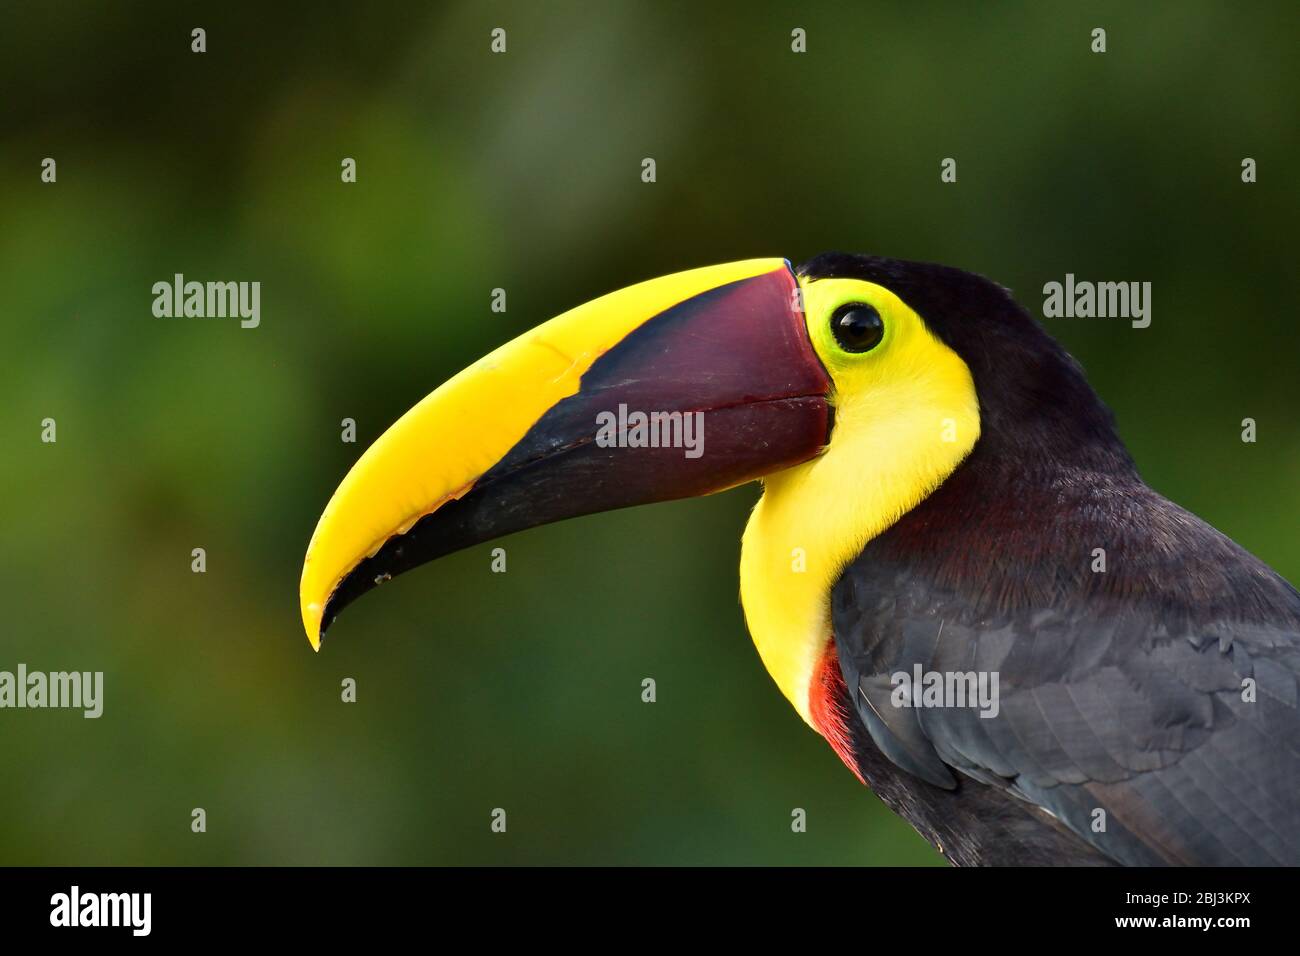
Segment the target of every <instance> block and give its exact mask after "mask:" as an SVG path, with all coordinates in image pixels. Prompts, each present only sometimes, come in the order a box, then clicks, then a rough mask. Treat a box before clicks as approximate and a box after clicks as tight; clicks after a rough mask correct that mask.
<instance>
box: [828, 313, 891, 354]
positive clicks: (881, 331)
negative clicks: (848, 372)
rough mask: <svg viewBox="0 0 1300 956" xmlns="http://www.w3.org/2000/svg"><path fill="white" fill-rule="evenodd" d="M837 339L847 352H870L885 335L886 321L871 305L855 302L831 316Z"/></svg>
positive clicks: (832, 328)
mask: <svg viewBox="0 0 1300 956" xmlns="http://www.w3.org/2000/svg"><path fill="white" fill-rule="evenodd" d="M831 331H832V332H834V333H835V341H836V342H839V343H840V347H841V348H843V349H844V351H846V352H870V351H871V350H872V349H874V348H875V347H876V346H877V345H879V344H880V340H881V339H882V338H884V337H885V323H884V321H883V320H882V319H881V318H880V313H879V312H877V311H876V310H875V309H874V308H872V307H871V306H869V305H867V304H865V303H862V302H854V303H852V304H851V305H843V306H840V307H839V308H838V309H836V310H835V314H834V315H833V316H832V317H831Z"/></svg>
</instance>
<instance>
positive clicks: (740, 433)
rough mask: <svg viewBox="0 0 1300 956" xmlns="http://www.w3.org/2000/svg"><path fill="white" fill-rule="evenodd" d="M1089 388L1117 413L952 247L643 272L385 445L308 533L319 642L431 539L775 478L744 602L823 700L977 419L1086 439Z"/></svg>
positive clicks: (1024, 443)
mask: <svg viewBox="0 0 1300 956" xmlns="http://www.w3.org/2000/svg"><path fill="white" fill-rule="evenodd" d="M1085 399H1086V401H1085ZM1081 402H1082V403H1084V404H1085V405H1086V406H1087V408H1091V407H1092V406H1093V405H1096V407H1097V408H1098V409H1100V411H1099V412H1097V414H1098V415H1100V416H1102V419H1106V420H1105V421H1102V419H1098V422H1097V423H1096V427H1098V428H1102V429H1103V430H1106V429H1108V428H1109V425H1108V418H1106V413H1105V410H1104V409H1101V407H1100V405H1099V403H1096V401H1095V397H1093V396H1092V393H1091V390H1090V389H1088V386H1087V385H1086V383H1084V382H1083V379H1082V376H1081V375H1080V374H1079V373H1078V370H1077V367H1076V366H1074V365H1073V362H1072V360H1070V359H1069V357H1068V356H1067V355H1065V353H1064V352H1063V351H1062V350H1061V349H1060V348H1059V347H1058V346H1056V345H1055V343H1054V342H1052V340H1051V339H1050V338H1049V337H1048V336H1047V335H1046V333H1044V332H1043V331H1042V330H1041V329H1040V328H1039V327H1038V325H1037V324H1036V323H1035V322H1034V321H1033V320H1032V319H1031V318H1029V316H1028V315H1027V314H1025V313H1024V311H1023V310H1022V309H1021V308H1020V307H1019V306H1018V305H1016V303H1015V302H1014V301H1013V300H1012V299H1011V297H1010V295H1009V294H1008V293H1007V292H1006V291H1005V290H1003V289H1002V288H1001V287H999V286H997V285H996V284H994V283H992V282H989V281H988V280H986V279H983V278H981V277H979V276H975V275H972V274H970V273H966V272H962V271H960V270H957V269H952V268H949V267H946V266H938V265H929V264H924V263H912V262H904V261H900V260H892V259H882V258H877V257H870V256H855V255H845V254H835V253H833V254H827V255H823V256H819V257H818V258H816V259H814V260H812V261H811V262H809V263H807V264H806V265H804V266H803V267H801V268H800V269H798V270H795V269H794V268H792V267H791V265H790V264H789V262H787V261H786V260H784V259H753V260H747V261H744V262H735V263H730V264H727V265H720V266H711V267H708V268H702V269H694V270H691V271H688V272H682V273H677V274H675V275H671V276H667V277H664V278H661V279H653V280H650V281H648V282H642V283H640V284H638V285H634V286H631V287H630V288H627V289H623V290H621V291H618V292H613V293H610V294H609V295H606V296H603V297H601V298H599V299H596V300H594V301H592V302H589V303H587V304H585V305H581V306H579V307H577V308H576V309H573V310H572V311H570V312H566V313H565V314H563V315H561V316H559V317H557V318H554V319H551V320H550V321H549V322H546V323H544V324H542V325H539V326H537V327H535V328H534V329H532V330H531V331H529V332H527V333H525V334H524V335H521V336H520V337H519V338H516V339H514V340H513V341H511V342H507V343H506V344H505V345H503V346H501V347H500V348H498V349H497V350H496V351H494V352H492V353H491V354H489V355H487V356H485V357H484V358H482V359H480V360H479V361H478V362H476V363H475V364H473V365H471V366H470V367H469V368H467V369H465V370H464V371H463V372H461V373H460V374H458V375H456V376H454V377H453V378H452V379H450V380H449V381H447V382H445V383H444V384H442V385H441V386H439V387H438V388H437V389H435V390H434V391H433V392H432V393H430V394H429V395H428V396H426V397H425V398H424V399H423V400H422V401H420V402H419V404H417V405H416V406H415V407H414V408H412V409H411V410H410V411H408V412H407V413H406V414H405V415H403V416H402V417H401V418H400V419H398V421H397V422H396V423H394V424H393V425H392V427H390V428H389V429H388V430H387V431H386V432H385V433H384V434H383V435H382V436H381V437H380V438H379V439H378V440H377V441H376V442H375V443H374V444H373V445H371V446H370V448H369V449H368V450H367V451H366V452H365V454H363V455H362V456H361V458H360V459H359V460H358V461H357V463H356V464H355V465H354V466H353V467H352V469H351V471H349V472H348V474H347V476H346V477H345V478H344V479H343V481H342V483H341V484H340V485H339V487H338V489H337V490H336V491H335V492H334V496H333V498H331V500H330V502H329V504H328V505H327V506H326V508H325V511H324V513H323V514H322V515H321V517H320V521H319V523H318V524H317V526H316V531H315V534H314V535H313V536H312V539H311V543H310V545H309V546H308V549H307V556H306V559H305V562H304V565H303V572H302V581H301V589H300V599H301V606H302V620H303V624H304V626H305V627H306V631H307V637H308V639H309V640H310V641H311V644H312V646H313V647H315V648H317V649H319V647H320V642H321V639H322V638H323V637H324V634H325V631H326V629H327V628H328V627H330V625H331V624H332V623H333V622H334V621H335V619H336V618H337V616H338V614H339V612H340V611H342V610H343V608H345V607H346V606H348V605H349V604H351V603H352V602H353V601H355V600H356V599H357V598H358V597H360V596H361V595H362V594H364V593H365V592H367V591H369V590H371V589H372V588H374V587H376V586H377V585H379V584H382V583H383V582H385V581H387V580H389V579H390V578H392V577H394V576H395V575H398V574H401V573H403V572H404V571H408V570H410V569H411V568H414V567H416V566H417V565H420V564H424V563H425V562H428V561H432V560H433V559H434V558H438V557H441V556H443V555H446V554H449V553H451V552H453V551H458V550H460V549H462V548H466V547H469V546H471V545H474V544H478V543H480V542H484V541H488V540H490V539H493V538H498V537H501V536H502V535H506V534H510V533H512V532H515V531H521V530H523V529H526V528H531V527H534V526H537V525H541V524H546V523H548V522H553V521H559V520H561V519H564V518H570V517H575V516H578V515H585V514H591V513H594V512H600V511H609V510H612V509H615V508H623V507H628V506H631V505H639V504H647V503H651V502H658V501H668V500H672V499H676V498H685V497H693V496H698V495H706V494H710V493H713V492H717V491H722V490H725V489H727V488H731V487H734V486H736V485H739V484H743V483H745V482H749V481H754V480H761V481H762V482H763V483H764V494H763V496H762V498H761V499H760V501H759V503H758V505H757V506H756V507H755V510H754V513H753V515H752V516H751V518H750V521H749V525H748V527H747V528H746V531H745V536H744V543H743V547H742V558H741V593H742V599H743V603H744V607H745V614H746V618H747V621H748V625H749V628H750V631H751V634H752V636H753V638H754V641H755V643H756V645H757V647H758V650H759V652H760V655H761V656H762V658H763V661H764V663H765V665H766V666H767V668H768V670H769V672H771V674H772V676H773V677H774V678H775V680H776V682H777V684H778V685H779V686H780V687H781V689H782V691H783V692H784V693H785V694H786V696H787V697H788V698H789V699H790V700H791V702H792V703H793V704H794V706H795V707H796V709H798V710H799V712H800V713H801V715H803V716H804V718H805V719H806V720H809V721H810V722H812V717H811V714H810V704H809V686H810V683H811V681H812V679H813V674H814V669H815V667H816V666H817V663H818V660H819V657H820V654H821V653H822V651H823V649H824V648H825V646H826V642H827V641H828V640H829V639H830V627H829V615H828V604H829V595H830V589H831V587H832V585H833V584H834V582H835V580H836V578H837V577H838V576H839V574H840V573H841V571H842V570H843V568H844V567H845V565H846V564H847V563H848V562H850V561H852V560H853V558H854V557H856V556H857V555H858V553H859V552H860V551H861V550H862V548H863V546H864V545H865V543H866V542H867V541H868V540H870V539H871V538H872V537H874V536H875V535H877V534H879V533H880V532H881V531H882V530H884V529H885V528H887V527H889V525H890V524H892V523H893V522H894V521H896V520H897V519H898V518H899V516H901V515H902V514H904V513H905V512H907V511H908V510H909V509H911V508H913V507H914V506H915V505H916V504H917V503H918V502H920V501H921V500H922V499H924V498H925V497H926V496H927V495H929V494H930V493H931V492H932V491H933V490H934V489H935V488H936V487H937V486H939V485H940V484H941V483H942V482H944V481H945V479H947V478H948V476H949V475H951V474H952V473H953V472H954V470H956V469H957V468H959V467H960V466H961V465H962V463H963V461H964V460H966V459H967V458H968V456H970V455H971V453H972V450H973V449H974V448H975V447H976V444H977V442H980V441H981V435H982V434H983V435H984V436H985V438H984V440H983V444H988V445H989V446H990V447H991V448H992V450H993V453H995V454H999V453H1000V454H1006V455H1011V454H1015V453H1017V451H1016V450H1017V449H1019V448H1022V447H1023V448H1033V447H1034V441H1035V437H1034V436H1035V435H1036V434H1038V433H1039V432H1042V434H1044V435H1046V434H1049V433H1050V434H1052V436H1053V442H1058V441H1060V440H1062V436H1061V435H1060V434H1059V431H1060V428H1061V427H1065V428H1066V429H1067V433H1066V435H1065V436H1064V441H1065V442H1066V443H1067V444H1071V445H1072V446H1077V447H1076V451H1078V450H1080V449H1086V448H1087V447H1088V443H1089V441H1090V440H1091V439H1090V437H1089V435H1090V425H1089V419H1088V415H1089V414H1090V413H1089V412H1087V409H1083V410H1082V411H1081V409H1080V407H1079V406H1080V403H1081ZM1081 414H1082V415H1083V422H1082V427H1080V421H1081V419H1080V415H1081ZM1063 423H1064V424H1063ZM1072 430H1073V431H1077V432H1078V434H1077V436H1075V437H1073V438H1071V431H1072Z"/></svg>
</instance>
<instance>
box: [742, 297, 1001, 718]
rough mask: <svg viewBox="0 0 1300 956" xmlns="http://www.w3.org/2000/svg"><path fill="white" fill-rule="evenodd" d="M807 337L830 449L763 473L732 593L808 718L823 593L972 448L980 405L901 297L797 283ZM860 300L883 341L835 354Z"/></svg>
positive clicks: (950, 355)
mask: <svg viewBox="0 0 1300 956" xmlns="http://www.w3.org/2000/svg"><path fill="white" fill-rule="evenodd" d="M800 286H801V288H802V290H803V299H804V315H805V319H806V321H807V323H808V334H809V337H810V338H811V340H812V343H813V346H814V348H815V349H816V350H817V354H818V356H819V357H820V358H821V360H822V364H823V365H825V367H826V370H827V372H828V373H829V374H830V376H831V379H832V381H833V383H834V387H835V391H834V395H833V396H832V404H833V405H834V408H835V424H834V428H833V432H832V435H831V440H830V444H829V445H828V446H827V448H826V450H825V451H824V452H823V453H822V454H821V455H820V456H819V457H817V458H815V459H813V460H812V461H808V462H805V463H803V464H801V465H796V466H795V467H793V468H790V469H787V470H786V471H782V472H778V473H776V474H773V475H769V476H768V477H767V478H766V479H765V480H764V483H763V484H764V491H763V496H762V497H761V498H760V499H759V501H758V504H757V505H756V506H755V508H754V512H753V514H752V515H751V516H750V519H749V523H748V525H747V526H746V528H745V535H744V539H743V542H742V545H741V553H740V593H741V601H742V603H743V605H744V608H745V619H746V622H747V623H748V626H749V631H750V634H751V636H752V637H753V639H754V645H755V647H756V648H757V649H758V653H759V656H760V657H761V658H762V660H763V665H764V666H765V667H766V668H767V671H768V673H769V674H771V675H772V678H773V679H774V680H775V681H776V683H777V686H778V687H780V688H781V692H782V693H783V694H785V696H786V698H787V699H788V700H789V701H790V703H792V704H793V705H794V707H795V710H797V711H798V712H799V714H800V716H802V717H803V719H804V720H805V721H806V722H808V723H809V724H810V725H812V717H811V712H810V705H809V688H810V684H811V681H812V679H813V674H814V668H815V667H816V665H817V663H818V661H819V660H820V658H821V654H822V652H823V650H824V648H825V646H826V643H827V642H828V641H829V640H830V639H831V637H832V634H831V622H830V594H831V588H832V586H833V585H834V584H835V581H836V580H837V579H838V578H839V576H840V574H841V573H842V572H843V570H844V568H845V567H846V566H847V565H848V563H849V562H851V561H852V560H853V559H854V558H856V557H857V556H858V554H859V553H860V552H861V551H862V549H863V547H864V546H865V545H866V543H867V542H868V541H870V540H871V539H872V538H874V537H875V536H876V535H878V534H880V533H881V532H882V531H884V530H885V529H886V528H888V527H889V526H890V525H892V524H893V523H894V522H895V521H897V520H898V519H899V518H900V517H901V516H902V515H903V514H905V513H906V512H907V511H909V510H911V509H912V508H913V507H915V506H916V505H917V504H918V503H919V502H920V501H921V500H922V499H924V498H925V497H926V496H927V495H929V494H930V493H931V492H932V491H933V490H934V489H935V488H937V487H938V486H939V485H940V484H941V483H942V482H943V480H944V479H945V478H947V477H948V475H950V474H951V473H952V472H953V471H954V470H955V469H956V468H957V466H958V465H960V464H961V462H962V460H963V459H965V457H966V456H967V455H968V454H969V453H970V451H971V449H972V448H974V446H975V442H976V440H977V439H978V438H979V433H980V417H979V403H978V401H977V399H976V394H975V384H974V382H973V381H972V379H971V374H970V370H969V369H968V368H967V367H966V363H965V362H963V361H962V360H961V358H960V357H959V356H958V355H957V354H956V353H955V352H953V351H952V349H950V348H948V346H946V345H945V344H944V343H943V342H941V341H940V340H939V339H938V338H937V337H935V335H934V334H933V333H932V332H930V330H929V329H928V328H927V327H926V326H925V323H924V322H923V321H922V320H921V318H920V317H919V316H918V315H917V314H916V313H915V312H913V311H912V309H911V308H910V307H909V306H908V305H907V304H906V303H904V302H903V301H902V300H901V299H900V298H898V296H896V295H894V293H892V292H890V291H889V290H888V289H886V288H884V287H883V286H879V285H876V284H874V283H870V282H863V281H859V280H856V279H820V280H816V281H809V280H807V279H802V278H801V279H800ZM851 302H866V303H868V304H870V305H872V306H874V307H875V309H876V310H877V311H878V312H879V313H880V316H881V318H882V319H883V320H884V323H885V337H884V339H883V340H882V341H881V343H880V345H879V346H877V347H876V348H874V349H872V350H871V351H870V352H867V353H864V354H851V353H848V352H845V351H844V350H843V349H841V348H840V347H839V346H838V344H837V343H836V341H835V337H834V335H833V334H832V332H831V329H830V316H831V315H832V314H833V313H834V312H835V310H836V309H838V308H839V307H840V306H842V305H845V304H847V303H851Z"/></svg>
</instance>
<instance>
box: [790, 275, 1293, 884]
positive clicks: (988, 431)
mask: <svg viewBox="0 0 1300 956" xmlns="http://www.w3.org/2000/svg"><path fill="white" fill-rule="evenodd" d="M800 271H801V272H803V273H804V274H805V275H807V276H809V277H812V278H820V277H828V276H835V277H842V278H857V279H864V280H867V281H871V282H875V283H878V284H880V285H883V286H885V287H887V288H889V289H891V290H892V291H894V292H895V293H896V294H898V295H899V296H900V297H901V298H902V299H903V300H904V301H906V302H907V303H908V304H909V305H910V306H911V307H912V308H913V309H914V310H915V311H916V312H917V313H918V314H920V315H921V317H922V318H923V320H924V321H925V322H926V323H927V325H928V326H929V327H930V328H931V329H932V330H933V331H934V332H935V334H936V335H937V336H938V337H940V338H941V339H942V340H943V341H944V342H945V343H946V344H948V345H949V346H950V347H951V348H952V349H953V350H954V351H956V352H957V353H958V354H959V355H960V356H961V357H962V358H963V359H964V360H965V361H966V363H967V365H968V366H969V368H970V370H971V373H972V376H973V378H974V381H975V386H976V391H977V393H978V397H979V402H980V418H981V427H982V433H981V437H980V439H979V441H978V442H977V443H976V445H975V448H974V450H973V451H972V452H971V454H970V456H969V457H968V458H967V459H966V461H965V462H963V463H962V464H961V465H960V466H959V467H958V468H957V469H956V470H955V471H954V472H953V473H952V474H951V475H950V476H949V477H948V479H947V480H946V481H945V482H944V483H943V484H942V485H941V486H940V487H939V488H938V489H937V490H936V491H935V492H934V493H933V494H931V495H930V496H929V497H928V498H926V499H925V500H924V501H922V502H921V504H920V505H918V506H917V507H916V508H914V509H913V510H912V511H910V512H909V513H907V514H906V515H904V516H903V517H902V518H901V519H900V520H899V521H898V522H897V523H896V524H895V525H894V526H893V527H891V528H890V529H889V530H887V531H886V532H884V533H883V534H881V535H879V536H878V537H877V538H875V539H874V540H872V541H871V542H869V543H868V544H867V546H866V547H865V549H864V550H863V552H862V554H861V555H860V556H859V557H858V558H857V559H856V560H855V561H854V562H852V564H851V565H850V566H849V567H848V568H847V569H846V570H845V572H844V573H843V575H842V577H841V578H840V579H839V581H838V582H837V583H836V585H835V587H834V590H833V595H832V622H833V627H834V635H835V646H836V650H837V653H838V657H839V663H840V668H841V673H842V676H843V678H844V687H843V688H842V691H841V692H842V694H843V699H842V701H841V703H842V706H843V707H844V708H845V709H846V710H848V712H849V713H850V714H852V715H855V716H856V717H857V721H856V722H852V721H851V723H854V726H853V727H852V728H851V729H852V732H853V736H854V750H855V754H854V756H855V759H856V762H857V764H858V767H859V770H860V772H861V773H862V775H863V776H864V778H865V779H866V781H867V783H868V784H869V785H870V786H871V787H872V788H873V789H874V790H875V791H876V792H877V793H878V794H879V795H880V796H881V798H882V799H884V800H885V802H886V803H888V804H889V805H890V806H891V807H893V808H894V809H895V810H896V811H897V812H899V813H900V814H901V815H903V816H904V817H905V818H907V819H908V820H909V821H910V822H911V823H912V824H913V825H914V826H916V827H917V829H918V830H920V832H921V833H922V834H923V835H925V836H926V837H927V838H928V839H930V840H931V841H932V842H933V843H935V844H936V845H937V846H939V847H940V849H941V851H942V852H944V853H945V855H947V856H948V858H949V859H951V860H952V861H953V862H956V863H961V864H973V863H1013V862H1014V863H1024V862H1029V863H1107V862H1110V863H1126V864H1213V865H1227V864H1288V865H1296V864H1300V709H1298V701H1300V690H1298V686H1300V595H1298V594H1297V592H1296V590H1295V589H1294V588H1292V587H1291V586H1290V585H1289V584H1288V583H1287V582H1286V581H1285V580H1283V579H1282V578H1281V577H1279V576H1278V575H1277V574H1276V573H1275V572H1273V571H1272V570H1271V569H1269V568H1268V567H1267V566H1266V565H1264V564H1263V563H1262V562H1261V561H1259V560H1258V559H1256V558H1255V557H1253V556H1252V555H1250V554H1249V553H1248V552H1246V551H1245V550H1243V549H1242V548H1241V547H1239V546H1238V545H1237V544H1235V543H1234V542H1233V541H1231V540H1230V539H1228V538H1227V537H1225V536H1224V535H1222V534H1220V533H1219V532H1218V531H1216V530H1215V529H1214V528H1212V527H1210V526H1209V525H1208V524H1206V523H1205V522H1203V521H1201V520H1200V519H1199V518H1197V517H1196V516H1194V515H1192V514H1190V513H1188V512H1187V511H1185V510H1183V509H1182V508H1179V507H1178V506H1177V505H1175V504H1173V503H1171V502H1169V501H1167V500H1166V499H1164V498H1163V497H1161V496H1160V495H1158V494H1157V493H1155V492H1154V491H1152V490H1151V489H1150V488H1149V487H1147V486H1146V484H1144V483H1143V481H1142V480H1141V478H1140V477H1139V475H1138V473H1137V471H1136V469H1135V467H1134V465H1133V462H1132V460H1131V459H1130V457H1129V455H1128V453H1127V451H1126V450H1125V449H1124V447H1123V445H1122V443H1121V442H1120V440H1119V438H1118V437H1117V435H1116V434H1115V430H1114V425H1113V419H1112V416H1111V414H1110V412H1109V411H1108V410H1107V409H1106V408H1105V406H1104V405H1103V404H1102V403H1101V402H1100V400H1099V399H1098V398H1097V396H1096V395H1095V393H1094V392H1093V391H1092V389H1091V388H1090V387H1089V386H1088V384H1087V382H1086V380H1085V379H1084V376H1083V373H1082V370H1081V369H1080V368H1079V366H1078V364H1077V363H1076V362H1075V361H1074V360H1073V359H1072V358H1071V357H1070V356H1069V355H1068V354H1066V352H1065V351H1064V350H1063V349H1061V347H1060V346H1059V345H1057V343H1056V342H1055V341H1054V340H1052V339H1051V337H1050V336H1048V335H1047V333H1046V332H1045V331H1044V330H1043V329H1042V328H1041V327H1040V326H1039V325H1038V324H1037V323H1036V322H1035V321H1034V320H1033V319H1032V318H1031V317H1030V316H1029V315H1028V314H1027V313H1026V312H1025V311H1024V310H1023V309H1022V308H1020V306H1019V305H1017V304H1016V303H1015V301H1014V300H1013V299H1012V298H1011V296H1010V294H1009V293H1007V292H1006V291H1005V290H1004V289H1002V288H1000V287H999V286H997V285H995V284H994V283H992V282H989V281H988V280H986V279H983V278H982V277H979V276H975V275H971V274H969V273H966V272H962V271H960V270H957V269H952V268H949V267H946V266H937V265H929V264H920V263H908V262H902V261H898V260H889V259H880V258H873V257H865V256H848V255H842V254H831V255H827V256H821V257H819V258H817V259H815V260H813V261H812V262H810V263H808V264H807V265H805V266H804V267H803V268H802V269H801V270H800ZM1097 548H1102V549H1105V555H1106V570H1105V571H1104V572H1098V571H1096V570H1094V563H1093V562H1094V549H1097ZM917 664H919V665H920V666H921V667H922V669H923V670H926V671H937V672H950V671H963V672H964V671H984V672H989V671H996V672H997V673H998V675H999V690H1000V710H999V713H998V715H997V716H996V717H991V718H990V717H980V716H979V713H978V711H977V710H975V709H973V708H954V707H941V708H921V709H913V708H898V707H893V706H891V705H890V701H889V691H890V688H891V675H893V674H895V673H897V672H900V671H903V672H911V671H912V669H913V666H914V665H917ZM1099 811H1101V814H1100V815H1099ZM1099 822H1100V824H1101V826H1100V827H1099Z"/></svg>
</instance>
